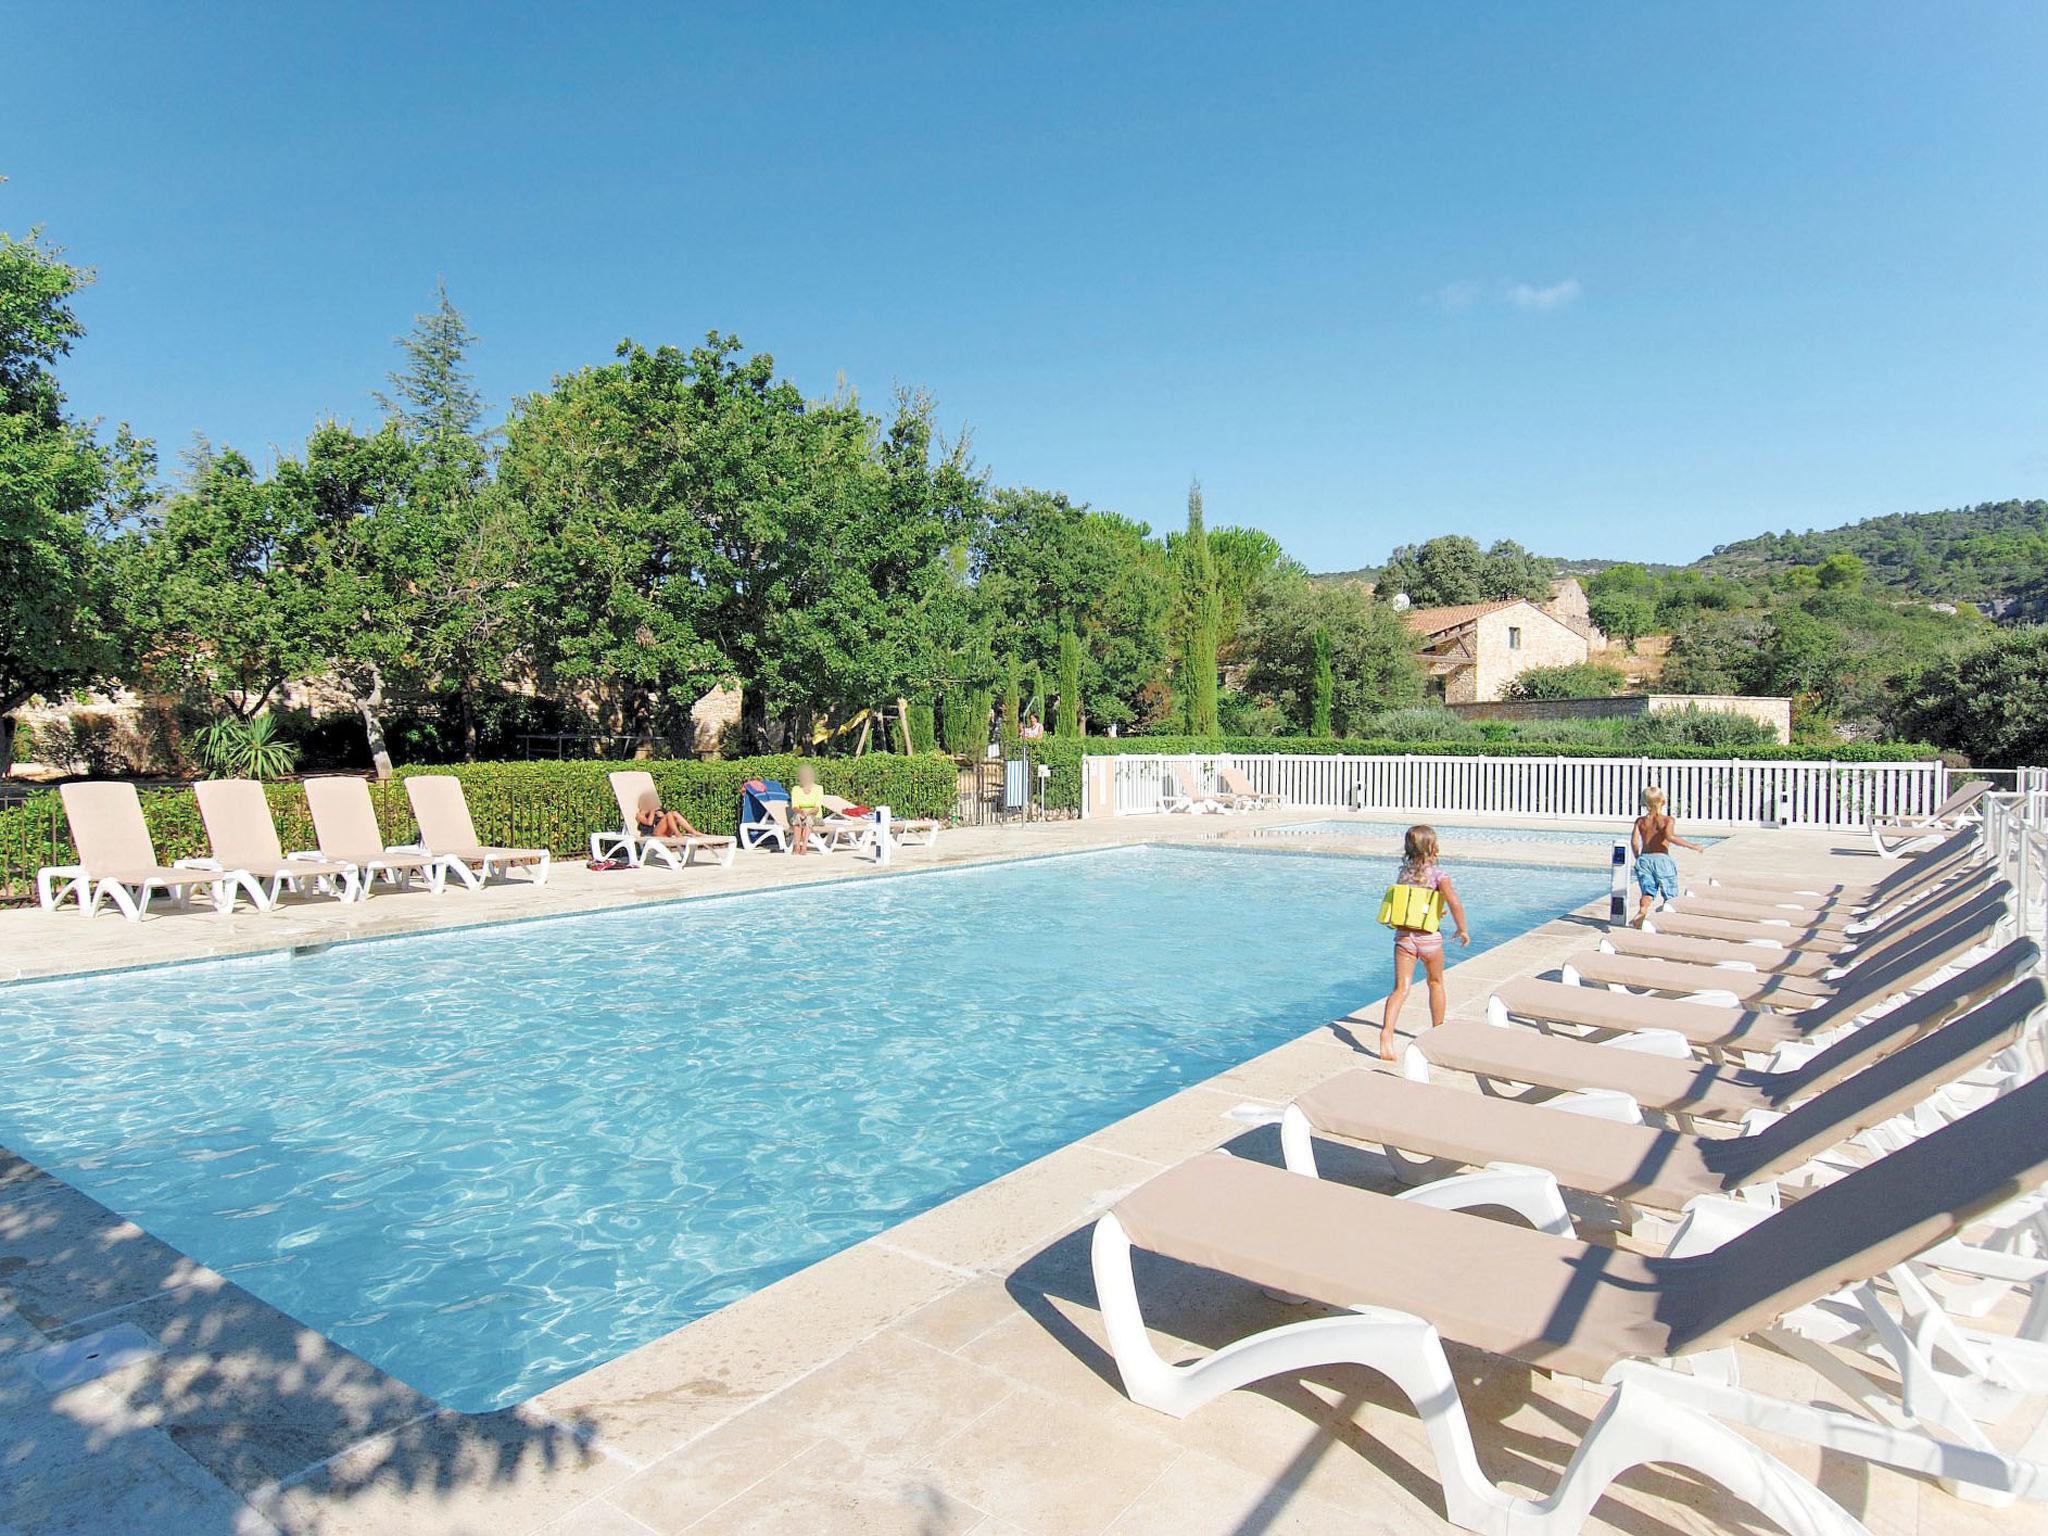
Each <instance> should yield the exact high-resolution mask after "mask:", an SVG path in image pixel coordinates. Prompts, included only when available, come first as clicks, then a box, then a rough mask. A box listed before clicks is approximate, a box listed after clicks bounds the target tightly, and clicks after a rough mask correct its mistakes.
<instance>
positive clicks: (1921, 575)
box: [1693, 500, 2048, 608]
mask: <svg viewBox="0 0 2048 1536" xmlns="http://www.w3.org/2000/svg"><path fill="white" fill-rule="evenodd" d="M1844 551H1846V552H1847V553H1849V554H1852V555H1855V556H1856V557H1857V558H1859V559H1860V560H1862V561H1863V564H1864V566H1865V568H1866V571H1867V579H1868V580H1870V581H1872V582H1874V583H1876V584H1878V585H1880V586H1884V587H1889V588H1891V589H1892V590H1894V591H1897V592H1901V593H1905V594H1908V595H1910V596H1913V597H1921V598H1928V599H1936V600H1947V601H1952V602H1975V603H1984V604H1986V605H1989V606H1992V607H1994V608H2006V607H2010V606H2012V605H2013V604H2014V603H2015V602H2017V603H2019V604H2020V605H2022V606H2032V601H2033V600H2035V599H2037V598H2038V597H2039V596H2040V594H2042V593H2044V592H2048V501H2038V500H2037V501H1988V502H1985V503H1983V504H1982V505H1980V506H1975V507H1957V508H1954V509H1952V510H1949V511H1942V512H1899V513H1893V514H1891V515H1889V516H1886V517H1872V518H1866V519H1865V520H1864V521H1862V522H1860V523H1850V524H1849V525H1848V526H1846V527H1842V528H1827V529H1822V530H1820V531H1818V532H1807V533H1766V534H1760V535H1758V536H1757V537H1756V538H1753V539H1743V540H1741V541H1739V542H1737V543H1734V544H1723V545H1722V546H1721V547H1720V548H1718V549H1716V550H1715V551H1714V552H1713V553H1712V554H1711V555H1707V556H1705V557H1704V558H1702V559H1699V560H1695V561H1694V562H1693V568H1694V569H1696V570H1700V571H1704V572H1706V573H1708V574H1711V575H1719V576H1730V577H1734V578H1735V579H1737V580H1755V579H1758V578H1760V577H1766V576H1769V575H1771V574H1773V573H1775V572H1777V571H1781V570H1784V569H1786V568H1788V567H1790V566H1795V565H1813V564H1815V563H1817V562H1818V561H1821V560H1824V559H1826V558H1827V557H1828V556H1829V555H1832V554H1836V553H1839V552H1844Z"/></svg>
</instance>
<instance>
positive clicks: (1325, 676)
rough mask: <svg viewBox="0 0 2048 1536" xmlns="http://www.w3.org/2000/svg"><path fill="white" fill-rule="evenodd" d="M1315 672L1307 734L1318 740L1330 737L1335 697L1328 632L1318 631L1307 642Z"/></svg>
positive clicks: (1335, 681)
mask: <svg viewBox="0 0 2048 1536" xmlns="http://www.w3.org/2000/svg"><path fill="white" fill-rule="evenodd" d="M1309 644H1310V648H1311V652H1312V655H1313V657H1314V667H1315V670H1314V672H1313V674H1312V680H1311V682H1310V687H1311V688H1312V689H1313V690H1314V691H1313V692H1312V693H1311V694H1310V695H1309V707H1308V733H1309V735H1311V736H1314V737H1318V738H1327V737H1328V736H1329V735H1330V706H1331V704H1332V703H1334V702H1335V700H1336V697H1337V673H1336V671H1335V669H1334V668H1332V667H1331V665H1330V632H1329V631H1328V630H1327V629H1318V630H1317V631H1316V632H1315V634H1314V635H1313V636H1312V637H1311V638H1310V641H1309Z"/></svg>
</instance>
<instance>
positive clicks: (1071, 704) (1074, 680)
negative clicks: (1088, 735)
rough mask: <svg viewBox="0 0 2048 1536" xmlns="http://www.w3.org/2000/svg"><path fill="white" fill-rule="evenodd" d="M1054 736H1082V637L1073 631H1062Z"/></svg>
mask: <svg viewBox="0 0 2048 1536" xmlns="http://www.w3.org/2000/svg"><path fill="white" fill-rule="evenodd" d="M1053 734H1054V735H1056V736H1069V737H1072V736H1079V735H1080V734H1081V637H1080V636H1079V635H1077V634H1075V633H1074V632H1073V631H1072V630H1071V629H1067V630H1062V631H1060V712H1059V716H1058V718H1057V720H1056V721H1055V723H1054V726H1053Z"/></svg>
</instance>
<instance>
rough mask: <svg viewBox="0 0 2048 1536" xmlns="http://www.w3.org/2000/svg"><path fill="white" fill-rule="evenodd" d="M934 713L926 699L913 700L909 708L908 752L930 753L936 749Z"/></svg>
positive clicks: (928, 700)
mask: <svg viewBox="0 0 2048 1536" xmlns="http://www.w3.org/2000/svg"><path fill="white" fill-rule="evenodd" d="M934 715H935V711H934V710H933V708H932V701H931V700H930V699H928V698H925V699H916V700H913V701H912V703H911V706H910V750H911V751H913V752H930V751H933V750H935V749H936V748H937V746H938V741H937V739H936V737H937V733H936V725H937V722H936V720H935V718H934Z"/></svg>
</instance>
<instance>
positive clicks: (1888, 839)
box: [1870, 779, 1991, 859]
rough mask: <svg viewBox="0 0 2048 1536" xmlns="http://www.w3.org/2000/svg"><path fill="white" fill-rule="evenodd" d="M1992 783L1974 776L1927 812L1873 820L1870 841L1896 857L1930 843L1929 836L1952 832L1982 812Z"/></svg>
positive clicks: (1881, 854)
mask: <svg viewBox="0 0 2048 1536" xmlns="http://www.w3.org/2000/svg"><path fill="white" fill-rule="evenodd" d="M1990 791H1991V786H1990V784H1988V783H1987V782H1985V781H1984V780H1983V779H1971V780H1970V781H1969V782H1968V783H1966V784H1964V785H1962V786H1960V787H1959V788H1958V789H1956V790H1955V791H1954V792H1953V793H1951V794H1950V795H1949V797H1948V798H1947V799H1946V800H1944V801H1942V802H1941V804H1940V805H1937V806H1936V807H1935V808H1934V809H1933V810H1932V811H1930V812H1929V813H1928V814H1927V815H1925V816H1904V817H1892V818H1889V819H1881V820H1875V821H1872V822H1871V824H1870V841H1871V843H1872V844H1873V845H1874V846H1875V847H1876V849H1877V851H1878V854H1879V855H1880V856H1881V857H1883V858H1887V859H1895V858H1897V857H1898V856H1899V855H1900V854H1902V853H1911V852H1916V851H1918V850H1919V849H1921V848H1923V847H1927V846H1930V839H1933V838H1937V837H1939V836H1940V835H1941V834H1942V833H1944V832H1952V831H1954V830H1955V829H1956V828H1958V827H1960V826H1963V825H1965V824H1966V823H1969V822H1972V821H1976V820H1978V819H1980V818H1981V817H1982V815H1983V806H1982V805H1981V803H1980V802H1981V801H1982V800H1983V799H1984V797H1985V795H1987V794H1989V793H1990Z"/></svg>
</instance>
